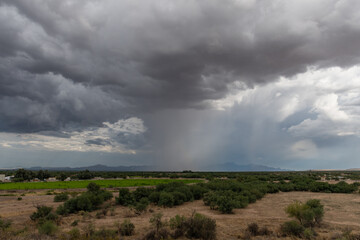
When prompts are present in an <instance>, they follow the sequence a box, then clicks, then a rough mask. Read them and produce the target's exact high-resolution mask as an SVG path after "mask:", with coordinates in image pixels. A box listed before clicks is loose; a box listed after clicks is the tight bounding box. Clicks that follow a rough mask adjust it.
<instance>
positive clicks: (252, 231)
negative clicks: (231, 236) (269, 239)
mask: <svg viewBox="0 0 360 240" xmlns="http://www.w3.org/2000/svg"><path fill="white" fill-rule="evenodd" d="M246 230H247V231H248V232H249V233H250V234H251V235H252V236H257V235H258V234H259V226H258V225H257V223H250V224H249V225H248V226H247V229H246Z"/></svg>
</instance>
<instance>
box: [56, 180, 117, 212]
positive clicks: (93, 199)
mask: <svg viewBox="0 0 360 240" xmlns="http://www.w3.org/2000/svg"><path fill="white" fill-rule="evenodd" d="M94 184H95V183H94ZM95 185H96V184H95ZM95 185H93V184H89V185H88V191H87V192H85V193H82V194H81V195H80V196H77V197H74V198H71V199H69V200H67V201H66V202H65V203H64V204H63V205H60V206H59V207H58V208H57V210H56V212H57V213H58V214H60V215H66V214H68V213H76V212H79V211H93V210H95V209H97V208H98V206H100V205H101V204H102V203H103V202H104V201H107V200H109V199H111V198H112V193H111V192H109V191H105V190H97V186H98V185H96V186H95ZM89 186H90V187H89ZM95 191H96V192H95Z"/></svg>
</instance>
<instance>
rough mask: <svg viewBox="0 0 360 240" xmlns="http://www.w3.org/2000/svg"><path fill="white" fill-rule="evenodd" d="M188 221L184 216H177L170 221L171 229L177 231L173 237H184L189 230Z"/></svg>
mask: <svg viewBox="0 0 360 240" xmlns="http://www.w3.org/2000/svg"><path fill="white" fill-rule="evenodd" d="M186 221H187V219H186V218H185V217H184V216H180V215H176V216H175V217H173V218H171V219H170V228H171V229H173V230H175V232H174V234H173V237H174V238H179V237H182V236H183V235H184V234H185V232H186V230H187V222H186Z"/></svg>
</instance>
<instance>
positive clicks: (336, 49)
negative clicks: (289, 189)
mask: <svg viewBox="0 0 360 240" xmlns="http://www.w3.org/2000/svg"><path fill="white" fill-rule="evenodd" d="M359 9H360V2H359V3H358V2H354V1H346V0H330V1H328V0H326V1H325V0H320V1H309V0H305V1H296V0H290V1H289V0H275V1H257V0H224V1H216V0H210V1H199V0H190V1H168V0H159V1H141V0H124V1H115V0H104V1H99V0H86V1H81V3H80V2H78V1H74V0H64V1H57V0H50V1H49V0H46V1H45V0H34V1H31V2H28V1H21V0H2V1H0V31H1V33H2V34H1V35H0V113H1V114H0V132H2V139H3V144H8V145H11V144H10V142H11V141H12V140H11V141H10V140H9V139H16V140H14V141H13V142H12V144H15V142H16V141H19V142H21V141H23V137H24V136H31V138H33V139H32V140H34V139H37V140H35V141H38V142H39V141H40V142H41V141H43V142H45V140H44V139H45V138H46V142H52V143H55V142H57V141H58V140H59V139H60V140H59V141H60V142H61V144H60V143H59V144H58V146H59V147H58V149H59V150H68V151H73V150H74V147H75V146H76V147H75V148H77V147H79V146H80V148H82V149H86V151H93V150H94V151H98V150H99V151H100V150H101V149H103V151H116V150H115V149H116V148H118V149H119V150H118V152H122V151H127V150H125V149H131V150H132V151H149V152H152V153H153V155H151V157H149V158H151V159H160V160H159V161H161V162H164V161H167V159H169V158H170V159H176V160H172V161H170V162H171V164H175V163H177V162H180V163H179V164H178V165H179V166H180V165H182V163H186V162H193V161H194V160H193V159H194V158H196V159H198V160H196V161H199V162H202V161H204V159H205V158H206V157H207V156H209V155H211V154H210V153H211V152H212V151H211V149H217V150H218V152H222V155H221V154H220V153H219V154H218V155H216V154H215V155H216V156H217V157H218V158H230V157H229V155H231V154H232V155H231V158H233V159H235V158H238V159H243V158H244V159H246V161H255V160H256V159H258V158H259V159H264V157H263V156H259V157H258V156H256V155H257V154H255V153H253V152H254V151H255V149H258V148H261V151H265V152H266V153H267V154H270V153H268V151H270V150H266V149H267V147H266V144H265V142H263V141H265V140H260V138H262V137H263V138H264V139H266V141H271V138H275V139H278V142H276V144H275V143H274V144H275V145H281V144H283V143H284V142H291V143H292V144H293V148H292V147H291V146H290V147H288V148H287V149H288V150H289V151H291V149H301V148H302V147H304V146H305V147H308V148H309V149H310V148H312V149H313V150H314V149H318V147H319V145H321V144H323V143H324V141H325V140H323V139H324V138H331V139H333V138H336V139H338V138H348V137H357V136H358V135H359V130H358V129H357V127H356V126H357V124H358V123H359V109H358V104H359V95H358V90H357V89H358V88H359V85H358V82H359V77H358V76H359V70H358V67H356V66H357V65H358V64H359V62H360V61H359V60H360V41H358V39H360V28H359V26H358V22H359V20H360V11H359ZM347 69H348V70H347ZM269 91H270V93H271V94H274V95H271V98H270V95H269V94H270V93H269ZM169 114H170V115H169ZM246 116H249V117H246ZM250 116H251V117H250ZM209 117H211V119H213V120H212V121H209V122H207V123H203V122H204V121H205V122H206V119H209ZM230 117H231V118H232V119H228V118H230ZM134 119H137V120H136V121H138V125H139V126H140V125H141V126H142V127H140V128H141V129H142V131H140V132H138V133H136V134H131V136H136V137H135V139H131V140H129V139H128V136H125V135H124V136H122V135H121V134H117V135H116V136H115V135H111V134H110V135H107V137H105V139H104V138H95V137H94V136H98V133H99V132H98V131H99V130H100V129H103V128H106V129H112V127H113V126H115V125H116V124H118V123H121V122H124V121H125V122H126V121H133V120H134ZM173 121H177V124H176V126H175V127H174V125H173ZM104 122H107V125H106V126H104V125H103V123H104ZM140 122H141V124H140ZM200 122H202V123H203V124H200ZM224 122H231V123H233V124H234V126H233V128H234V129H235V130H234V131H232V130H229V129H227V128H223V127H221V126H223V124H224ZM265 123H266V124H269V123H271V124H273V125H272V126H274V130H273V131H275V133H270V132H268V131H267V130H266V129H262V128H261V126H262V124H265ZM112 124H115V125H112ZM212 124H216V126H213V125H212ZM145 126H146V127H145ZM205 126H206V127H205ZM145 129H148V130H147V131H145ZM189 129H193V131H195V132H197V134H194V133H193V131H190V130H189ZM217 129H222V130H223V131H222V132H220V131H218V130H217ZM249 129H257V130H256V131H255V130H254V131H250V130H249ZM279 129H280V130H279ZM281 129H285V130H281ZM89 131H92V133H90V132H89ZM44 132H52V136H44ZM64 132H66V133H67V134H69V135H70V136H71V137H70V138H68V139H73V140H74V141H76V142H78V143H71V144H70V142H68V143H69V144H67V143H65V142H66V141H65V142H63V140H64V139H65V138H59V137H56V136H53V135H57V134H61V133H64ZM120 132H122V130H121V131H120ZM169 132H171V135H170V134H169ZM205 132H206V134H205V138H208V139H209V140H208V141H205V142H209V143H208V144H201V142H202V141H203V140H201V139H202V138H203V137H204V133H205ZM233 132H235V133H237V134H239V135H236V134H235V133H233ZM13 133H17V134H20V135H19V136H21V137H16V135H12V134H13ZM55 133H56V134H55ZM6 134H8V135H6ZM100 135H101V134H100ZM120 135H121V136H120ZM241 135H245V136H248V138H250V142H251V144H252V146H251V147H250V148H249V145H248V144H247V140H248V139H247V138H242V137H241ZM283 135H286V137H283ZM5 136H6V137H5ZM35 136H36V137H35ZM39 136H40V137H39ZM76 136H78V137H79V139H80V138H81V141H80V140H79V139H76V140H75V138H76ZM139 136H141V137H139ZM190 136H191V137H190ZM211 136H218V138H216V137H211ZM219 136H222V137H223V138H222V139H221V138H220V137H219ZM39 138H40V140H39ZM224 138H225V139H231V141H225V140H224ZM288 138H289V139H292V141H289V139H288ZM185 139H190V140H189V141H188V142H191V141H192V139H197V140H198V141H197V142H194V144H195V146H189V145H188V146H186V144H185V145H184V144H177V143H178V142H179V141H180V142H181V141H185ZM218 139H221V141H219V140H218ZM284 139H286V140H284ZM6 141H8V143H6ZM67 141H68V140H67ZM27 142H29V141H27ZM140 142H141V144H140ZM225 142H226V144H225ZM320 142H321V143H320ZM312 144H313V145H312ZM35 145H40V144H38V143H36V144H35ZM270 145H271V144H270ZM3 146H5V145H3ZM43 146H44V148H46V149H51V148H52V147H47V146H48V145H46V144H43ZM60 146H62V147H60ZM64 146H68V147H64ZM71 146H73V147H71ZM212 146H215V147H212ZM218 146H222V149H223V150H221V149H219V148H218ZM96 149H97V150H96ZM109 149H111V150H109ZM199 149H203V150H201V151H200V150H199ZM249 149H250V150H249ZM313 150H311V151H309V153H311V152H314V151H315V150H314V151H313ZM261 151H260V152H261ZM184 152H185V153H187V154H186V156H183V154H182V153H184ZM225 152H227V153H225ZM285 152H286V151H285ZM285 152H282V151H275V150H274V153H271V154H272V155H273V156H274V158H275V156H276V157H280V156H287V155H286V154H287V153H285ZM271 154H270V155H271ZM215 155H214V154H213V155H212V156H215ZM289 156H290V155H289ZM293 156H299V155H296V154H295V155H293ZM281 158H282V157H281ZM254 159H255V160H254ZM144 161H145V160H144ZM189 164H190V163H189Z"/></svg>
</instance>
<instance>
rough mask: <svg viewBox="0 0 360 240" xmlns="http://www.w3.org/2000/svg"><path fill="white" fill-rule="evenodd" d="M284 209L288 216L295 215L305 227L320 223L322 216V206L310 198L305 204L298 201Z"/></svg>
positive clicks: (318, 201)
mask: <svg viewBox="0 0 360 240" xmlns="http://www.w3.org/2000/svg"><path fill="white" fill-rule="evenodd" d="M285 211H286V213H287V214H288V215H289V216H290V217H295V218H296V219H297V220H298V221H299V222H300V224H301V225H303V226H305V227H313V226H314V225H315V224H320V222H321V220H322V218H323V216H324V206H323V205H322V204H321V203H320V200H317V199H310V200H308V201H307V202H306V203H305V204H304V203H301V202H298V201H297V202H294V203H292V204H290V205H289V206H287V208H286V209H285Z"/></svg>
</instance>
